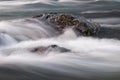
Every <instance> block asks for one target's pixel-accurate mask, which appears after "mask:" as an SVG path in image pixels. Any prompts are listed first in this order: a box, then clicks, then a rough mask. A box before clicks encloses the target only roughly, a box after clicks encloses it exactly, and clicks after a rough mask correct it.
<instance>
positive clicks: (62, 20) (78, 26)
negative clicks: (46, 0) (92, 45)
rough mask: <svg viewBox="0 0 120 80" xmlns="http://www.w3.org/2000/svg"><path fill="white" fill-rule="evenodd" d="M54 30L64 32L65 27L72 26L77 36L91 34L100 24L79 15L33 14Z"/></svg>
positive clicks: (95, 31)
mask: <svg viewBox="0 0 120 80" xmlns="http://www.w3.org/2000/svg"><path fill="white" fill-rule="evenodd" d="M34 18H39V19H40V20H42V21H44V22H45V23H47V24H48V25H51V26H52V27H54V28H55V29H56V30H58V31H60V32H64V30H65V29H67V28H72V29H73V30H74V32H75V33H76V34H77V35H78V36H79V35H82V36H93V35H95V34H97V32H99V30H100V25H99V24H96V23H94V22H91V21H88V20H86V19H85V18H84V17H81V16H80V15H74V14H64V13H63V14H62V13H45V14H42V15H41V14H40V15H37V16H35V17H34Z"/></svg>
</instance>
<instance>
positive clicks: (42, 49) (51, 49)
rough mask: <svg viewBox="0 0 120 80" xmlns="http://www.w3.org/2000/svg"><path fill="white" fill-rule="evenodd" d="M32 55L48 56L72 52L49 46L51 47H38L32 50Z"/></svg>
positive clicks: (56, 46)
mask: <svg viewBox="0 0 120 80" xmlns="http://www.w3.org/2000/svg"><path fill="white" fill-rule="evenodd" d="M30 51H31V52H32V53H38V54H43V55H44V54H48V53H49V52H59V53H65V52H70V50H69V49H66V48H64V47H60V46H58V45H54V44H53V45H49V46H46V47H44V46H40V47H36V48H33V49H31V50H30Z"/></svg>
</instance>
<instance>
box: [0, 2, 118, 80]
mask: <svg viewBox="0 0 120 80" xmlns="http://www.w3.org/2000/svg"><path fill="white" fill-rule="evenodd" d="M46 12H48V13H49V12H58V13H73V14H77V15H81V16H84V17H85V18H86V19H87V20H92V21H94V22H97V23H99V24H100V25H101V30H100V32H99V33H98V35H97V36H95V37H84V36H79V37H78V36H76V34H75V33H74V32H73V31H72V30H71V29H67V30H66V31H65V32H64V33H63V34H61V35H58V33H57V31H56V30H54V29H53V28H52V27H51V26H49V25H47V24H45V23H43V22H42V21H39V20H38V19H33V18H32V16H35V15H37V14H40V13H46ZM53 44H55V45H58V46H60V47H64V48H66V49H69V50H70V52H60V51H58V50H53V51H47V52H46V54H43V55H40V54H37V53H34V52H31V49H34V48H35V47H40V46H49V45H53ZM119 79H120V1H119V0H0V80H119Z"/></svg>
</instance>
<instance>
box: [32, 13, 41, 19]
mask: <svg viewBox="0 0 120 80" xmlns="http://www.w3.org/2000/svg"><path fill="white" fill-rule="evenodd" d="M42 16H43V14H39V15H36V16H33V18H39V17H42Z"/></svg>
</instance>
